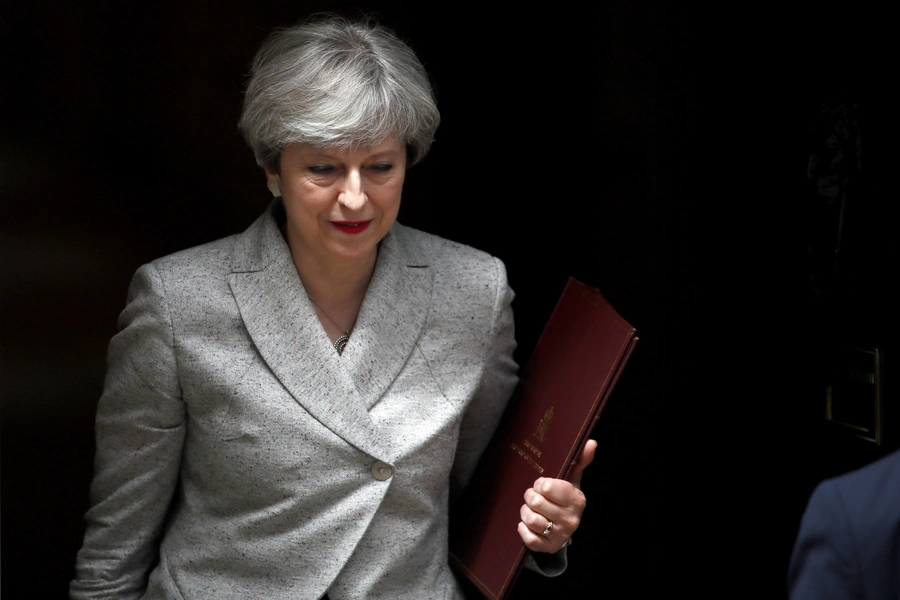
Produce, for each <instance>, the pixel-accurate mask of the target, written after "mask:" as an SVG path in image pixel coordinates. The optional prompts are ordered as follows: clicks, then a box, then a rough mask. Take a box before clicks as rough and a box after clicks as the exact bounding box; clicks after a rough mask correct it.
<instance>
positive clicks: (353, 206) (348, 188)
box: [338, 170, 368, 210]
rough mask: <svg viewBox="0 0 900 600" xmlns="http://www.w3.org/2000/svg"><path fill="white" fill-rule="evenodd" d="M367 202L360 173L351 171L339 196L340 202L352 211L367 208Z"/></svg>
mask: <svg viewBox="0 0 900 600" xmlns="http://www.w3.org/2000/svg"><path fill="white" fill-rule="evenodd" d="M367 200H368V198H367V197H366V192H365V191H364V190H363V183H362V177H361V176H360V173H359V171H356V170H351V171H350V172H349V173H347V177H346V179H345V180H344V186H343V189H342V190H341V192H340V194H338V202H340V203H341V204H343V205H344V206H346V207H347V208H349V209H350V210H359V209H361V208H362V207H363V206H365V204H366V201H367Z"/></svg>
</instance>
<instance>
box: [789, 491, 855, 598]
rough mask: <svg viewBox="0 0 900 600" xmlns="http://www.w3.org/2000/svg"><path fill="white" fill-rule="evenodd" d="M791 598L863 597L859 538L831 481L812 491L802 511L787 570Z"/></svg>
mask: <svg viewBox="0 0 900 600" xmlns="http://www.w3.org/2000/svg"><path fill="white" fill-rule="evenodd" d="M788 589H789V592H790V598H791V600H813V599H815V600H839V599H840V600H847V599H850V598H862V587H861V585H860V581H859V566H858V560H857V547H856V540H855V539H854V536H853V530H852V528H851V527H850V521H849V519H848V518H847V511H846V509H845V507H844V503H843V501H842V499H841V496H840V493H839V492H838V488H837V486H836V485H835V484H834V483H833V482H831V481H825V482H823V483H821V484H820V485H819V486H818V487H817V488H816V490H815V491H814V492H813V494H812V497H811V498H810V500H809V504H808V505H807V507H806V511H805V512H804V514H803V519H802V522H801V524H800V533H799V534H798V536H797V542H796V544H795V545H794V551H793V554H792V556H791V562H790V567H789V570H788Z"/></svg>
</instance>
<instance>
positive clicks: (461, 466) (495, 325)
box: [450, 258, 525, 502]
mask: <svg viewBox="0 0 900 600" xmlns="http://www.w3.org/2000/svg"><path fill="white" fill-rule="evenodd" d="M493 263H494V265H493V266H494V272H493V273H492V274H491V281H492V283H493V286H492V288H493V297H492V304H493V307H492V312H491V323H490V328H489V332H488V336H487V338H486V342H485V343H484V344H483V345H482V348H483V352H484V355H483V357H482V368H481V377H480V379H479V381H478V385H477V387H476V389H475V393H474V394H473V396H472V400H471V401H470V402H469V404H468V406H467V407H466V411H465V413H464V414H463V418H462V422H461V423H460V428H459V441H458V442H457V446H456V448H457V449H456V456H455V457H454V461H453V470H452V471H451V473H450V484H451V485H450V490H451V493H450V499H451V502H452V501H453V500H455V499H457V498H458V497H459V495H460V494H461V493H462V490H463V489H465V487H466V485H468V483H469V479H470V478H471V477H472V473H473V472H474V471H475V466H476V465H477V464H478V459H479V458H481V454H482V453H483V452H484V449H485V448H486V447H487V445H488V442H489V441H490V439H491V436H493V435H494V430H495V429H496V428H497V424H498V423H499V422H500V417H501V416H502V414H503V410H504V409H505V408H506V403H507V402H508V401H509V398H510V396H511V395H512V392H513V389H514V388H515V386H516V382H517V381H518V377H517V376H516V372H517V371H518V366H517V365H516V362H515V360H513V350H515V348H516V339H515V325H514V322H513V312H512V301H513V297H514V296H515V294H513V291H512V289H510V287H509V284H508V283H507V280H506V267H504V265H503V263H502V262H501V261H500V260H499V259H496V258H494V259H493ZM522 492H523V493H524V492H525V490H522Z"/></svg>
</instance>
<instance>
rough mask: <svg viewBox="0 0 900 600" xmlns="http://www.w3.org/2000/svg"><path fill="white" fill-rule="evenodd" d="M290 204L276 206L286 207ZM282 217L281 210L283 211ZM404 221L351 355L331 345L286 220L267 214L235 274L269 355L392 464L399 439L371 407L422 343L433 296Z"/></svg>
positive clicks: (300, 390) (306, 401) (378, 272)
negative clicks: (384, 432)
mask: <svg viewBox="0 0 900 600" xmlns="http://www.w3.org/2000/svg"><path fill="white" fill-rule="evenodd" d="M279 209H280V205H279V204H277V203H274V204H273V208H272V212H273V213H276V214H277V212H278V210H279ZM276 218H277V217H276ZM416 256H421V253H418V252H417V251H416V249H415V248H413V247H412V241H411V240H409V237H408V236H407V235H405V233H404V232H403V227H402V226H401V225H399V224H395V226H394V228H393V229H392V231H391V232H390V233H389V234H388V235H387V236H386V237H385V239H384V240H382V242H381V246H380V248H379V254H378V262H377V263H376V267H375V273H374V274H373V277H372V282H371V283H370V284H369V290H368V292H367V293H366V298H365V300H364V302H363V306H362V309H361V311H360V314H359V317H358V318H357V322H356V325H355V327H354V329H353V332H352V334H351V336H350V342H349V343H348V344H347V347H346V349H345V350H344V353H343V355H342V356H341V355H338V354H337V352H335V351H334V348H333V347H332V346H331V343H330V341H329V339H328V337H327V336H326V335H325V332H324V330H323V328H322V325H321V323H320V322H319V320H318V317H317V316H316V314H315V311H314V310H313V308H312V305H311V304H310V302H309V300H308V299H307V296H306V292H305V290H304V289H303V284H302V283H301V282H300V277H299V276H298V275H297V270H296V268H295V267H294V263H293V260H292V259H291V254H290V250H289V248H288V246H287V243H286V242H285V241H284V238H283V237H282V235H281V232H280V231H279V229H278V224H277V223H276V219H275V218H273V215H272V214H269V212H267V213H266V214H265V215H263V216H262V217H260V219H258V220H257V221H256V222H255V223H254V224H253V225H252V226H251V227H250V228H249V229H248V230H247V231H246V232H244V234H242V235H241V236H239V238H238V240H237V243H236V246H235V259H234V267H233V272H232V273H231V274H230V275H228V284H229V286H230V287H231V291H232V294H233V295H234V298H235V302H236V303H237V305H238V308H239V310H240V312H241V316H242V318H243V320H244V324H245V326H246V327H247V331H248V333H249V334H250V337H251V338H252V340H253V343H254V345H255V346H256V348H257V349H258V350H259V353H260V355H261V356H262V358H263V360H264V361H265V362H266V364H267V365H268V366H269V368H270V369H271V370H272V372H273V373H274V374H275V376H276V377H277V378H278V379H279V380H280V381H281V383H282V385H284V387H285V389H287V390H288V392H290V394H291V395H292V396H293V397H294V399H295V400H296V401H297V402H298V403H299V404H301V405H302V406H303V407H304V408H305V409H306V410H307V411H308V412H309V413H310V414H311V415H313V416H314V417H315V418H316V419H317V420H318V421H319V422H320V423H322V424H323V425H324V426H326V427H328V428H329V429H330V430H332V431H333V432H334V433H335V434H337V435H339V436H340V437H342V438H343V439H345V440H346V441H347V442H349V443H350V444H352V445H353V446H355V447H356V448H358V449H360V450H362V451H363V452H366V453H367V454H369V455H371V456H373V457H375V458H378V459H380V460H384V461H386V462H391V461H393V460H395V459H396V458H397V455H396V453H395V451H394V450H393V448H392V444H391V443H390V440H389V439H386V437H385V436H381V435H379V431H378V427H377V425H376V424H375V423H374V422H373V420H372V418H371V416H370V414H369V410H370V409H371V408H372V407H373V406H374V405H375V404H376V403H377V402H378V399H379V398H381V396H382V395H383V394H384V392H385V391H386V390H387V389H388V388H389V386H390V384H391V382H393V380H394V379H395V378H396V377H397V375H398V374H399V373H400V371H401V370H402V368H403V365H404V364H405V363H406V360H407V357H408V356H409V354H410V353H411V352H412V351H413V350H414V348H415V343H416V340H417V339H418V336H419V333H420V331H421V329H422V327H423V326H424V324H425V319H426V316H427V313H428V307H429V305H430V303H431V291H432V286H433V278H432V273H431V269H429V268H428V267H427V265H424V264H422V263H421V259H419V260H418V261H417V260H415V259H414V258H413V257H416Z"/></svg>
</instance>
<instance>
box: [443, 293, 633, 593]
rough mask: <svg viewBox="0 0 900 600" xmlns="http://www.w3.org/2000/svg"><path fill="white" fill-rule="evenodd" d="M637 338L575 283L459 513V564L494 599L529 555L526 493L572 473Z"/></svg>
mask: <svg viewBox="0 0 900 600" xmlns="http://www.w3.org/2000/svg"><path fill="white" fill-rule="evenodd" d="M637 339H638V338H637V336H636V335H635V329H634V327H632V326H631V325H629V324H628V322H627V321H625V319H623V318H622V317H621V316H619V314H618V313H616V311H615V310H614V309H613V307H612V306H610V304H609V302H607V301H606V299H605V298H604V297H603V296H602V295H601V294H600V292H599V291H598V290H596V289H594V288H592V287H588V286H586V285H584V284H583V283H580V282H578V281H576V280H575V279H572V278H570V279H569V281H568V283H567V284H566V287H565V289H564V290H563V293H562V296H561V297H560V299H559V301H558V302H557V304H556V308H555V309H554V310H553V313H552V314H551V315H550V319H549V321H548V322H547V324H546V326H545V327H544V331H543V333H541V337H540V338H539V339H538V343H537V345H536V346H535V348H534V351H533V353H532V355H531V358H530V359H529V361H528V363H527V365H526V366H525V369H524V370H523V371H522V373H521V379H520V380H519V384H518V386H517V387H516V391H515V393H514V394H513V397H512V399H511V400H510V404H509V406H508V408H507V410H506V412H505V413H504V414H503V418H502V420H501V422H500V425H499V427H498V429H497V433H496V434H495V435H494V438H493V439H492V440H491V443H490V445H489V446H488V448H487V450H486V451H485V453H484V455H483V456H482V457H481V460H480V461H479V463H478V468H477V469H476V471H475V474H474V475H473V477H472V481H471V482H470V484H469V486H468V488H467V489H466V493H465V494H464V495H463V497H462V498H461V499H460V502H459V504H458V505H456V506H455V507H454V508H453V510H452V512H451V528H450V561H451V564H452V565H454V567H455V568H456V569H457V570H458V571H460V572H462V573H464V574H465V575H466V576H467V577H468V578H469V579H470V580H471V581H472V583H474V584H475V585H476V586H477V587H478V588H479V589H480V590H481V591H482V592H483V593H484V594H485V595H486V596H487V597H488V598H492V599H494V600H500V599H502V598H504V596H506V595H507V594H508V593H509V590H510V589H511V588H512V585H513V583H515V581H516V578H517V577H518V575H519V572H520V571H521V569H522V566H523V565H524V564H525V560H526V559H527V557H528V549H527V548H526V547H525V545H524V544H523V543H522V540H521V538H520V537H519V533H518V531H517V526H518V523H519V520H520V519H519V509H520V507H521V506H522V504H523V502H524V499H523V495H524V493H525V490H527V489H528V488H529V487H531V486H532V484H533V483H534V480H535V479H537V478H538V477H555V478H561V479H565V478H566V477H567V476H568V475H569V472H570V470H571V468H572V463H573V462H574V461H575V459H576V457H577V456H578V455H579V454H580V453H581V451H582V449H583V448H584V444H585V443H586V442H587V440H588V439H589V436H590V433H591V430H592V429H593V428H594V425H595V424H596V422H597V419H598V417H599V416H600V412H601V411H602V410H603V407H604V405H605V404H606V401H607V399H608V398H609V395H610V392H612V389H613V386H615V384H616V381H617V380H618V378H619V374H620V373H621V372H622V368H623V367H624V366H625V363H626V362H627V361H628V358H629V357H630V356H631V352H632V350H633V349H634V345H635V343H636V342H637Z"/></svg>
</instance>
